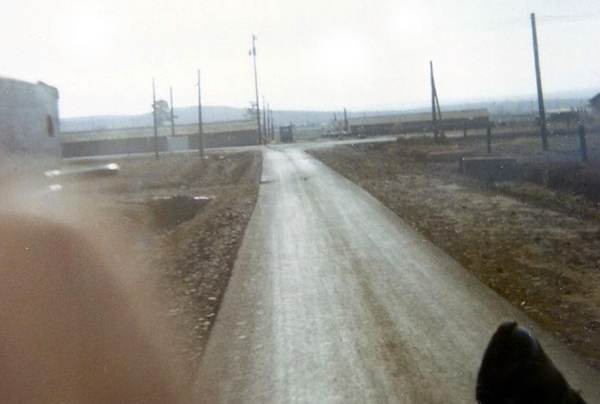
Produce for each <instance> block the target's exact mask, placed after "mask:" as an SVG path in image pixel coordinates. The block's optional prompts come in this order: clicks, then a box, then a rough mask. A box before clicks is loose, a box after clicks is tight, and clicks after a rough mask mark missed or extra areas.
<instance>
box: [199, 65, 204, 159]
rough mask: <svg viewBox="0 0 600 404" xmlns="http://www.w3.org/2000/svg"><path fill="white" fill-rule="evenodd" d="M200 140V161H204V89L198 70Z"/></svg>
mask: <svg viewBox="0 0 600 404" xmlns="http://www.w3.org/2000/svg"><path fill="white" fill-rule="evenodd" d="M198 138H199V139H198V140H199V144H198V149H199V150H200V159H202V161H204V133H203V131H202V89H201V86H200V69H198Z"/></svg>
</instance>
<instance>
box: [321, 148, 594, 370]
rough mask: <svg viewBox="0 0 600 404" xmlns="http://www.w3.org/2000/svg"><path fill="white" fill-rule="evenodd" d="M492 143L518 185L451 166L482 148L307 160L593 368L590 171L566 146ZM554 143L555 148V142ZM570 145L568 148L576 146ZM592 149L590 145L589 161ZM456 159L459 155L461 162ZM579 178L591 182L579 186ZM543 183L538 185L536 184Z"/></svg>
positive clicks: (347, 152)
mask: <svg viewBox="0 0 600 404" xmlns="http://www.w3.org/2000/svg"><path fill="white" fill-rule="evenodd" d="M551 142H552V143H551V147H554V151H553V152H552V153H540V152H538V150H539V140H538V139H534V138H524V139H523V138H506V139H494V151H495V152H496V153H499V154H505V153H510V154H511V155H512V156H516V157H517V164H518V167H519V179H518V180H516V181H511V182H501V183H500V182H498V183H490V182H487V183H486V182H480V181H477V180H474V179H470V178H467V177H464V176H462V175H460V174H459V173H458V167H459V166H458V162H457V159H456V158H452V159H451V161H436V160H443V158H442V159H440V158H439V157H440V156H437V158H433V157H432V156H433V155H432V154H429V153H431V152H443V151H452V152H456V151H459V150H466V151H469V152H475V153H476V154H478V153H479V154H485V153H486V143H485V140H484V139H476V138H468V139H462V138H458V139H454V140H448V141H447V142H446V143H445V144H443V145H433V144H432V140H430V139H425V140H399V141H398V142H396V143H390V144H377V145H375V144H372V145H361V146H358V145H357V146H343V147H337V148H334V149H321V150H315V151H313V152H312V154H314V155H315V156H317V157H318V158H319V159H321V160H322V161H324V162H325V163H326V164H327V165H329V166H330V167H332V168H333V169H334V170H336V171H338V172H340V173H341V174H343V175H344V176H346V177H347V178H349V179H350V180H352V181H354V182H355V183H357V184H359V185H360V186H362V187H363V188H365V189H366V190H367V191H369V192H370V193H371V194H373V195H374V196H375V197H377V198H378V199H379V200H381V201H382V202H383V203H384V204H385V205H387V206H388V207H389V208H390V209H391V210H393V211H394V212H396V213H397V214H398V216H400V217H401V218H403V219H405V220H406V221H407V222H408V223H410V224H411V225H412V226H413V227H414V228H415V229H417V230H418V231H419V232H421V233H422V234H423V235H424V236H426V237H427V238H429V239H430V240H431V241H432V242H433V243H434V244H436V245H438V246H439V247H441V248H442V249H444V250H445V251H446V252H448V253H449V254H450V255H451V256H452V257H454V258H455V259H456V260H458V261H459V262H461V263H462V264H463V265H464V266H465V267H466V268H468V269H469V270H471V271H472V272H473V273H474V274H476V276H478V277H479V279H480V280H481V281H482V282H484V283H486V284H488V285H489V286H490V287H491V288H493V289H494V290H496V291H497V292H498V293H499V294H501V295H502V296H504V297H505V298H506V299H507V300H509V301H510V302H511V303H513V304H514V305H515V306H517V307H519V308H520V309H521V310H523V311H524V312H526V313H527V314H528V315H530V316H531V317H532V318H534V319H535V320H536V321H537V322H539V323H540V324H542V325H543V326H544V327H545V328H546V329H547V330H549V331H551V332H553V333H554V334H555V335H557V336H558V337H559V338H560V339H562V340H563V341H564V342H565V343H566V344H567V345H569V346H571V347H572V349H574V350H575V351H576V352H578V353H579V354H580V355H581V356H582V357H583V358H585V359H586V360H587V361H588V362H589V363H590V364H592V365H593V366H595V367H596V368H597V369H598V368H600V203H599V202H600V201H598V200H595V199H594V186H595V183H594V182H593V178H599V177H600V175H599V171H598V170H597V165H596V162H594V161H592V162H591V163H589V164H586V165H582V164H580V163H578V162H577V158H578V155H577V144H576V141H575V140H573V139H572V138H569V139H568V138H563V139H551ZM561 142H562V143H561ZM574 142H575V143H574ZM598 149H599V148H598V147H597V146H596V145H595V144H594V143H592V144H591V145H590V156H592V155H595V153H596V151H597V150H598ZM459 154H460V153H459ZM585 178H590V179H592V180H589V181H586V180H585ZM536 181H538V182H541V183H542V184H536V183H535V182H536Z"/></svg>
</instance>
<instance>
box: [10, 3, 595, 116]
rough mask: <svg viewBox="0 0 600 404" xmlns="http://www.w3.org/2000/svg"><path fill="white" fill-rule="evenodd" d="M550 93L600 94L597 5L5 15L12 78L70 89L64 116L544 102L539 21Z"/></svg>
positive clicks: (270, 6)
mask: <svg viewBox="0 0 600 404" xmlns="http://www.w3.org/2000/svg"><path fill="white" fill-rule="evenodd" d="M531 12H535V13H536V16H537V27H538V38H539V44H540V53H541V61H542V76H543V80H544V90H545V91H546V92H548V93H551V92H557V91H569V90H581V89H584V90H587V89H589V90H590V94H591V95H593V94H592V93H593V92H594V91H600V46H599V44H598V42H597V41H600V2H599V1H598V0H569V1H566V0H497V1H483V0H460V1H451V0H345V1H340V0H330V1H322V0H296V1H291V0H279V1H275V0H249V1H242V0H213V1H205V0H169V1H159V0H143V1H142V0H102V1H96V0H53V1H49V0H19V1H11V2H6V4H5V5H4V7H3V12H2V15H1V16H0V38H2V40H1V41H0V43H1V44H2V45H1V46H0V76H4V77H11V78H15V79H20V80H26V81H38V80H41V81H44V82H46V83H48V84H50V85H54V86H56V87H57V88H58V89H59V91H60V110H61V116H63V117H67V116H82V115H92V114H93V115H98V114H129V113H141V112H148V111H149V109H150V105H151V102H152V77H155V78H156V86H157V97H158V98H164V99H168V97H169V87H170V86H173V91H174V95H175V105H176V106H188V105H195V104H196V102H197V89H196V87H195V84H196V80H197V73H196V72H197V69H198V68H200V69H201V70H202V82H203V83H202V84H203V86H202V88H203V103H204V104H205V105H231V106H240V107H245V106H248V105H249V102H250V101H251V100H253V99H254V81H253V80H254V79H253V68H252V58H251V57H250V56H249V55H248V50H249V49H250V47H251V42H252V34H253V33H255V34H256V35H257V37H258V41H257V51H258V52H257V53H258V74H259V87H260V92H261V94H262V95H264V96H265V97H266V98H267V100H268V101H269V102H270V105H271V107H272V108H273V109H342V108H343V107H347V108H349V109H350V110H358V109H378V108H393V109H399V108H407V107H411V106H415V105H416V106H419V105H427V103H428V102H429V97H430V89H429V61H430V60H432V61H433V62H434V68H435V75H436V84H437V87H438V94H439V98H440V102H441V103H442V105H443V103H444V102H445V101H446V102H447V101H449V100H466V99H472V98H478V99H492V98H497V97H510V96H518V95H525V96H530V95H533V94H535V76H534V67H533V55H532V40H531V26H530V19H529V18H530V17H529V15H530V13H531Z"/></svg>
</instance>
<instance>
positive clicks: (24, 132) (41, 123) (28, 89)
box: [0, 78, 61, 168]
mask: <svg viewBox="0 0 600 404" xmlns="http://www.w3.org/2000/svg"><path fill="white" fill-rule="evenodd" d="M59 125H60V123H59V118H58V90H57V89H56V88H54V87H51V86H49V85H47V84H44V83H42V82H38V83H28V82H24V81H18V80H13V79H8V78H0V165H1V166H2V167H6V165H11V164H13V165H14V164H16V165H19V166H21V167H25V166H26V167H31V166H34V167H42V168H46V167H52V166H55V165H57V164H58V163H59V161H60V155H61V152H60V139H59V132H60V127H59Z"/></svg>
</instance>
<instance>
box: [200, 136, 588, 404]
mask: <svg viewBox="0 0 600 404" xmlns="http://www.w3.org/2000/svg"><path fill="white" fill-rule="evenodd" d="M508 318H515V319H517V320H518V321H519V322H520V323H521V324H522V325H525V326H526V327H528V328H530V329H531V330H532V331H533V332H534V333H535V334H536V335H537V336H538V338H539V339H540V340H541V341H542V344H543V345H544V347H545V348H546V350H547V352H548V353H549V354H550V356H551V357H552V358H553V359H554V361H555V363H556V364H557V366H558V367H559V368H560V369H561V370H562V371H563V373H564V374H565V376H566V377H567V379H568V380H569V381H570V382H571V384H572V385H573V386H574V387H575V388H577V389H581V390H583V396H584V397H585V398H586V399H587V400H588V403H600V390H599V388H598V387H597V385H598V384H599V383H598V381H599V380H600V376H599V375H598V373H596V372H594V371H592V370H591V369H590V368H589V367H587V366H586V365H584V364H583V362H582V361H580V360H579V359H577V358H576V357H575V356H574V355H573V354H572V353H571V352H570V351H568V350H567V349H565V348H564V347H562V346H561V345H560V344H559V343H557V342H556V341H555V340H554V339H553V338H552V337H550V336H549V335H547V334H546V333H544V332H543V331H542V330H540V329H539V328H538V327H537V326H536V325H535V324H533V323H532V321H531V320H530V319H528V318H526V317H523V315H522V314H520V313H518V312H517V311H516V310H515V309H513V308H512V307H511V306H510V305H509V304H508V303H506V302H505V301H504V300H503V299H502V298H500V297H499V296H498V295H496V294H495V293H494V292H492V291H491V290H490V289H489V288H488V287H487V286H484V285H483V284H481V283H480V282H479V281H478V280H477V279H475V277H473V276H472V275H470V274H469V273H468V272H467V271H466V270H465V269H464V268H462V267H461V266H460V265H459V264H457V263H456V262H455V261H453V260H452V259H450V258H449V257H448V256H447V255H445V254H444V253H443V252H441V250H439V249H437V248H436V247H434V246H433V245H432V244H431V243H429V242H428V241H426V240H425V239H424V238H423V237H422V236H421V235H419V234H418V233H416V232H415V231H414V230H413V229H412V228H411V227H410V226H408V225H407V224H406V223H405V222H403V221H402V220H400V219H398V217H397V216H396V215H394V214H393V213H392V212H391V211H389V210H388V209H387V208H385V207H384V206H383V205H382V204H381V203H379V202H378V201H377V200H376V199H374V198H373V197H372V196H370V195H369V194H368V193H366V192H365V191H363V190H362V189H361V188H359V187H358V186H356V185H354V184H353V183H352V182H350V181H348V180H346V179H344V178H343V177H341V176H340V175H338V174H336V173H335V172H333V171H331V170H330V169H328V168H327V167H326V166H324V165H323V164H321V163H320V162H318V161H317V160H315V159H314V158H312V157H310V156H308V155H307V154H306V153H304V152H303V151H301V150H299V149H297V148H293V147H291V148H280V149H278V148H267V149H265V151H264V160H263V174H262V185H261V189H260V192H259V197H258V202H257V205H256V208H255V211H254V214H253V216H252V219H251V221H250V224H249V226H248V228H247V230H246V234H245V236H244V241H243V243H242V247H241V249H240V251H239V254H238V259H237V261H236V265H235V268H234V271H233V274H232V277H231V279H230V281H229V286H228V289H227V291H226V294H225V297H224V300H223V302H222V305H221V309H220V312H219V314H218V318H217V321H216V323H215V325H214V328H213V330H212V333H211V336H210V339H209V342H208V346H207V349H206V351H205V354H204V357H203V361H202V364H201V368H200V370H199V374H198V383H197V384H198V396H199V397H201V398H202V399H203V400H207V401H208V402H217V403H419V404H426V403H457V404H458V403H470V402H471V403H474V402H475V399H474V385H475V378H476V375H477V370H478V366H479V361H480V359H481V356H482V353H483V350H484V349H485V346H486V344H487V342H488V339H489V337H490V336H491V335H492V333H493V332H494V331H495V329H496V327H497V326H498V324H499V323H500V322H501V321H503V320H505V319H508Z"/></svg>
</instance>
